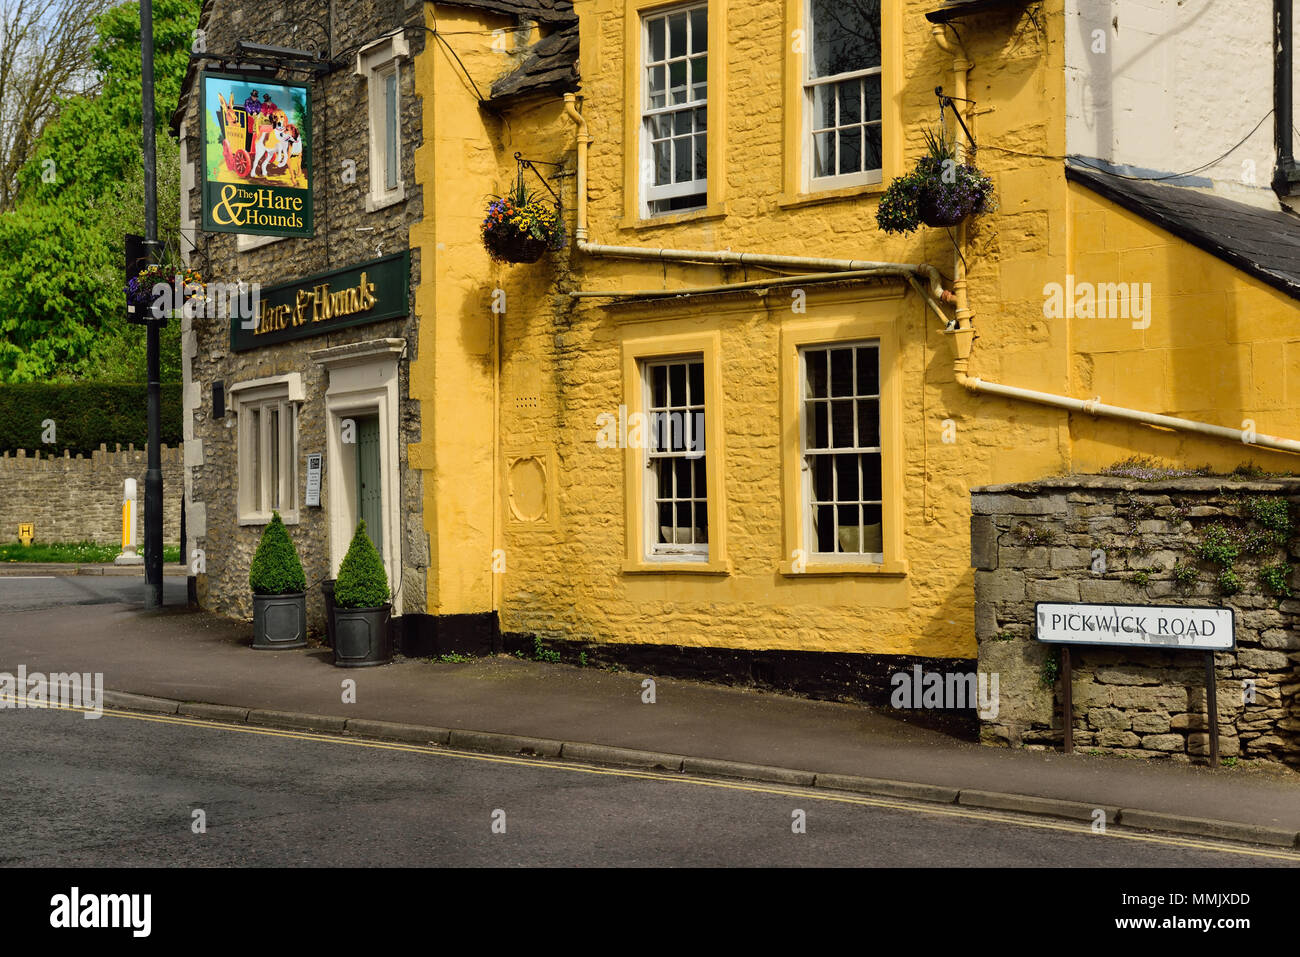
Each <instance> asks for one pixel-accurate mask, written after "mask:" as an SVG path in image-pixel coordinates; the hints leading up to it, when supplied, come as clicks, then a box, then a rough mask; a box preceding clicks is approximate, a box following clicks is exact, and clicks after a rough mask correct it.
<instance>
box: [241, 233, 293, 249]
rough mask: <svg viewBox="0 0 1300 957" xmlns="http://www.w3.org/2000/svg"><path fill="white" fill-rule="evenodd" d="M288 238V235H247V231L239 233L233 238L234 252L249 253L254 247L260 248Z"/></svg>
mask: <svg viewBox="0 0 1300 957" xmlns="http://www.w3.org/2000/svg"><path fill="white" fill-rule="evenodd" d="M288 238H289V237H288V236H252V237H249V234H247V233H239V234H238V238H237V239H236V240H235V252H238V253H251V252H252V251H253V250H255V249H261V248H262V247H264V246H269V245H271V244H272V243H279V242H284V240H286V239H288Z"/></svg>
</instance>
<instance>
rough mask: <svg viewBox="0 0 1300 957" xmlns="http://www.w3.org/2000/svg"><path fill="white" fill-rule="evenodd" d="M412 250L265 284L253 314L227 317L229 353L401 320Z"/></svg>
mask: <svg viewBox="0 0 1300 957" xmlns="http://www.w3.org/2000/svg"><path fill="white" fill-rule="evenodd" d="M410 288H411V254H410V252H409V251H407V250H402V251H401V252H399V253H389V254H388V255H387V256H381V257H380V258H379V259H371V260H370V261H369V262H364V263H358V264H357V265H355V266H347V267H345V268H343V269H334V270H331V271H329V272H322V273H317V274H316V275H314V276H304V277H303V278H302V279H294V280H292V281H291V282H285V283H279V284H278V285H275V286H264V287H262V288H261V289H260V290H259V291H258V294H257V296H256V297H255V300H254V301H255V305H254V306H253V310H252V311H253V315H252V316H250V317H248V318H241V317H240V316H237V315H235V316H232V317H231V320H230V351H231V352H246V351H248V350H249V349H257V348H259V347H260V346H269V345H274V344H275V343H277V342H287V341H288V340H290V339H305V338H307V337H308V336H319V335H323V334H325V333H327V332H333V331H335V330H336V329H346V328H347V327H348V326H360V325H364V324H365V323H368V322H379V321H380V320H382V319H400V318H401V317H402V316H405V315H406V314H407V312H409V310H410V303H409V297H410Z"/></svg>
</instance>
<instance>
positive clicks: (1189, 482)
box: [970, 475, 1300, 496]
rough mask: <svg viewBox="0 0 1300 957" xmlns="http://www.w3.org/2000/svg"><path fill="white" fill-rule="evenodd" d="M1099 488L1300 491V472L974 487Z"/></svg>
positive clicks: (1013, 490)
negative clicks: (1274, 475)
mask: <svg viewBox="0 0 1300 957" xmlns="http://www.w3.org/2000/svg"><path fill="white" fill-rule="evenodd" d="M1073 489H1099V490H1109V491H1124V492H1151V493H1159V492H1217V491H1224V490H1231V491H1237V492H1285V493H1295V494H1300V476H1296V477H1289V476H1278V477H1277V478H1270V479H1257V478H1252V479H1238V478H1233V477H1232V476H1231V475H1206V476H1200V475H1198V476H1186V477H1182V478H1172V479H1161V480H1159V481H1155V482H1141V481H1138V480H1137V479H1132V478H1127V477H1124V476H1119V475H1054V476H1050V477H1047V478H1041V479H1034V480H1033V481H1032V482H1011V483H1008V484H1005V485H982V486H979V487H978V488H973V489H971V490H970V493H971V495H972V496H974V495H1008V494H1011V495H1015V494H1020V495H1035V494H1037V493H1039V492H1044V491H1050V490H1073Z"/></svg>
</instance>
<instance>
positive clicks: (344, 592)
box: [334, 519, 388, 608]
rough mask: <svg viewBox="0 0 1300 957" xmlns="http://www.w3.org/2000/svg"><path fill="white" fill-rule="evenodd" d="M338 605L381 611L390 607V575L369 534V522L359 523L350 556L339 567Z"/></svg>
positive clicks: (336, 590)
mask: <svg viewBox="0 0 1300 957" xmlns="http://www.w3.org/2000/svg"><path fill="white" fill-rule="evenodd" d="M334 604H335V605H336V606H338V607H339V608H378V607H379V606H380V605H386V604H388V575H387V574H386V573H385V572H384V562H383V560H382V559H381V558H380V557H379V551H378V549H376V548H375V545H374V542H372V541H371V540H370V536H369V535H367V534H366V522H365V519H362V520H361V521H360V522H358V523H357V530H356V532H355V533H354V534H353V535H352V543H351V544H350V545H348V553H347V554H346V555H344V556H343V563H342V564H341V565H339V577H338V580H337V581H336V582H335V583H334Z"/></svg>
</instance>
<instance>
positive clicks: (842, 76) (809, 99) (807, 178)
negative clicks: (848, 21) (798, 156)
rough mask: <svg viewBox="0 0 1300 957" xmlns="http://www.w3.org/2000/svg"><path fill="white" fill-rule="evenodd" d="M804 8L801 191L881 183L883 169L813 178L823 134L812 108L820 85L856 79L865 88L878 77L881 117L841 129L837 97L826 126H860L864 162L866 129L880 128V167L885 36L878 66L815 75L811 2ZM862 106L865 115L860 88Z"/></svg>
mask: <svg viewBox="0 0 1300 957" xmlns="http://www.w3.org/2000/svg"><path fill="white" fill-rule="evenodd" d="M882 7H883V3H882ZM803 9H804V22H805V23H806V24H807V32H806V36H807V45H806V47H805V50H806V52H805V53H804V55H803V61H804V66H803V142H804V151H803V152H804V164H803V165H804V173H803V179H804V188H805V190H806V191H808V192H812V191H815V190H824V189H845V188H849V187H853V186H870V185H874V184H876V183H879V182H881V181H882V178H883V176H884V169H883V167H882V168H878V169H863V170H859V171H857V172H855V173H836V174H834V175H832V176H817V175H815V173H814V170H815V169H816V162H817V140H816V136H817V133H818V132H825V130H822V131H818V130H817V129H816V112H817V111H816V109H815V105H816V90H817V87H819V86H827V85H830V86H835V85H838V84H840V83H845V82H848V81H850V80H858V81H859V82H860V83H863V84H864V86H865V79H866V78H867V77H872V76H875V77H880V78H881V79H880V106H879V109H878V111H877V112H879V114H880V118H879V119H877V120H872V121H869V122H868V121H865V120H860V121H859V122H858V123H856V124H845V125H843V126H840V125H838V123H839V98H838V97H836V101H835V103H836V105H835V119H836V123H837V125H836V126H835V127H833V128H832V127H827V130H829V129H835V130H840V129H847V128H848V127H850V126H858V127H860V128H861V129H862V131H863V135H862V138H861V147H860V148H861V150H862V151H863V152H862V158H863V161H864V162H865V156H866V140H867V138H866V128H867V127H869V126H877V127H879V128H880V159H881V163H882V164H883V163H884V158H885V157H884V154H885V140H884V133H885V126H884V118H885V89H884V75H883V73H882V68H883V66H884V58H885V50H884V37H883V36H882V37H881V50H880V59H881V63H880V65H878V66H874V67H868V68H867V69H864V70H850V71H847V72H845V73H836V74H834V75H831V76H814V75H813V71H814V70H815V69H816V60H815V57H814V54H813V40H814V37H815V31H816V27H817V25H816V24H815V23H814V22H813V7H812V0H803ZM881 16H882V18H883V16H884V12H883V9H882V11H881ZM862 106H863V113H864V115H865V113H866V112H867V108H866V107H867V100H866V90H865V89H863V92H862ZM836 143H837V145H836V151H835V163H836V169H838V168H839V156H840V154H839V147H838V138H837V141H836Z"/></svg>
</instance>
